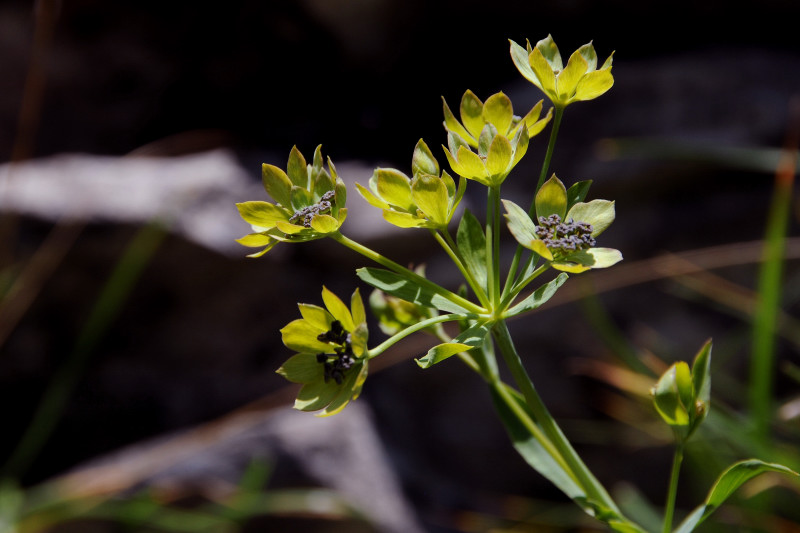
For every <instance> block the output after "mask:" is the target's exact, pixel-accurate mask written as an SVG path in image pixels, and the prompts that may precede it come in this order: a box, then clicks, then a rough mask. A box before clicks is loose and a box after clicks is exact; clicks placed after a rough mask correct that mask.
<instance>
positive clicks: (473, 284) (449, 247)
mask: <svg viewBox="0 0 800 533" xmlns="http://www.w3.org/2000/svg"><path fill="white" fill-rule="evenodd" d="M444 234H445V235H446V236H447V237H448V239H447V240H445V239H444V237H442V235H441V233H439V232H438V231H436V230H434V229H431V235H433V237H434V238H435V239H436V242H438V243H439V244H440V245H441V246H442V248H444V251H445V252H446V253H447V255H448V256H449V257H450V259H451V260H452V261H453V263H455V265H456V267H458V270H459V272H461V275H462V276H464V279H465V280H467V283H468V284H469V286H470V288H472V292H474V293H475V296H477V297H478V300H480V302H481V305H483V306H484V307H489V301H488V300H487V299H486V293H485V292H484V291H483V287H481V286H480V285H479V284H478V282H477V281H476V280H475V278H474V277H472V274H470V272H469V270H467V268H466V266H464V261H463V260H462V259H461V257H460V256H459V254H458V251H457V250H458V248H457V247H456V246H455V243H452V238H450V234H449V233H447V231H444Z"/></svg>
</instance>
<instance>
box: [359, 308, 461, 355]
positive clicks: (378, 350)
mask: <svg viewBox="0 0 800 533" xmlns="http://www.w3.org/2000/svg"><path fill="white" fill-rule="evenodd" d="M464 318H470V315H459V314H455V313H453V314H449V315H439V316H435V317H433V318H429V319H427V320H423V321H421V322H417V323H416V324H414V325H413V326H409V327H407V328H406V329H404V330H402V331H400V332H398V333H395V334H394V335H392V336H391V337H389V338H388V339H387V340H385V341H383V342H382V343H380V344H379V345H378V346H376V347H375V348H373V349H371V350H369V352H368V353H367V357H368V358H369V359H372V358H373V357H377V356H379V355H380V354H382V353H383V352H385V351H386V350H388V349H389V348H390V347H391V346H393V345H394V344H396V343H397V342H399V341H401V340H403V339H405V338H406V337H408V336H409V335H411V334H412V333H416V332H417V331H420V330H423V329H425V328H427V327H430V326H433V325H435V324H441V323H442V322H450V321H453V320H461V319H464ZM446 342H449V341H446Z"/></svg>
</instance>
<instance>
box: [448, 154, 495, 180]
mask: <svg viewBox="0 0 800 533" xmlns="http://www.w3.org/2000/svg"><path fill="white" fill-rule="evenodd" d="M456 158H457V159H458V163H459V166H460V167H461V172H459V171H458V170H456V169H453V170H456V172H457V173H458V174H460V175H462V176H464V177H465V178H472V179H481V178H483V179H486V178H487V177H489V176H488V174H487V172H486V166H485V165H484V164H483V161H482V160H481V158H480V157H479V156H478V154H476V153H475V152H473V151H472V150H469V149H467V148H466V147H464V146H462V147H460V148H459V149H458V153H457V154H456Z"/></svg>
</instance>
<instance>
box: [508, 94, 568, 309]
mask: <svg viewBox="0 0 800 533" xmlns="http://www.w3.org/2000/svg"><path fill="white" fill-rule="evenodd" d="M563 117H564V108H563V107H559V106H555V116H554V117H553V127H552V128H551V129H550V139H549V140H548V141H547V152H545V156H544V161H543V162H542V169H541V171H539V181H538V183H537V184H536V190H535V191H534V192H533V199H532V200H531V207H530V208H529V209H528V214H529V215H530V216H531V218H533V217H535V216H536V193H538V192H539V189H541V188H542V185H543V184H544V180H545V178H546V177H547V172H548V171H549V170H550V161H551V160H552V159H553V152H554V151H555V148H556V139H557V138H558V130H559V128H560V127H561V119H562V118H563ZM522 250H523V247H522V245H517V250H516V251H515V252H514V259H513V260H512V261H511V270H509V272H508V278H507V279H506V286H505V288H504V289H503V297H504V298H505V296H506V295H507V294H508V292H509V291H510V290H511V287H512V285H511V280H512V279H516V278H512V276H513V275H516V272H517V268H518V266H519V262H520V258H521V257H522ZM532 261H533V255H531V256H530V257H529V258H528V260H527V261H526V262H525V266H524V267H523V269H522V272H525V271H526V270H527V269H528V266H529V265H530V264H531V262H532Z"/></svg>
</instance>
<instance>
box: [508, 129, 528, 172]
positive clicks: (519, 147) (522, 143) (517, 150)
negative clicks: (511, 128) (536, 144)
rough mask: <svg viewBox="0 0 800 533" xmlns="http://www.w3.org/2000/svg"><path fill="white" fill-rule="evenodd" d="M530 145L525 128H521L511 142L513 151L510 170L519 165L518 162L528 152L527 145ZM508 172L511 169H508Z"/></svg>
mask: <svg viewBox="0 0 800 533" xmlns="http://www.w3.org/2000/svg"><path fill="white" fill-rule="evenodd" d="M529 143H530V136H529V135H528V130H527V129H526V128H522V129H521V130H519V131H518V132H517V135H516V136H515V137H514V140H513V142H512V147H513V149H514V160H513V162H512V163H511V166H512V168H513V167H515V166H516V165H517V163H519V160H520V159H522V157H523V156H524V155H525V154H526V153H527V152H528V144H529ZM508 170H509V172H510V171H511V169H508Z"/></svg>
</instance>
